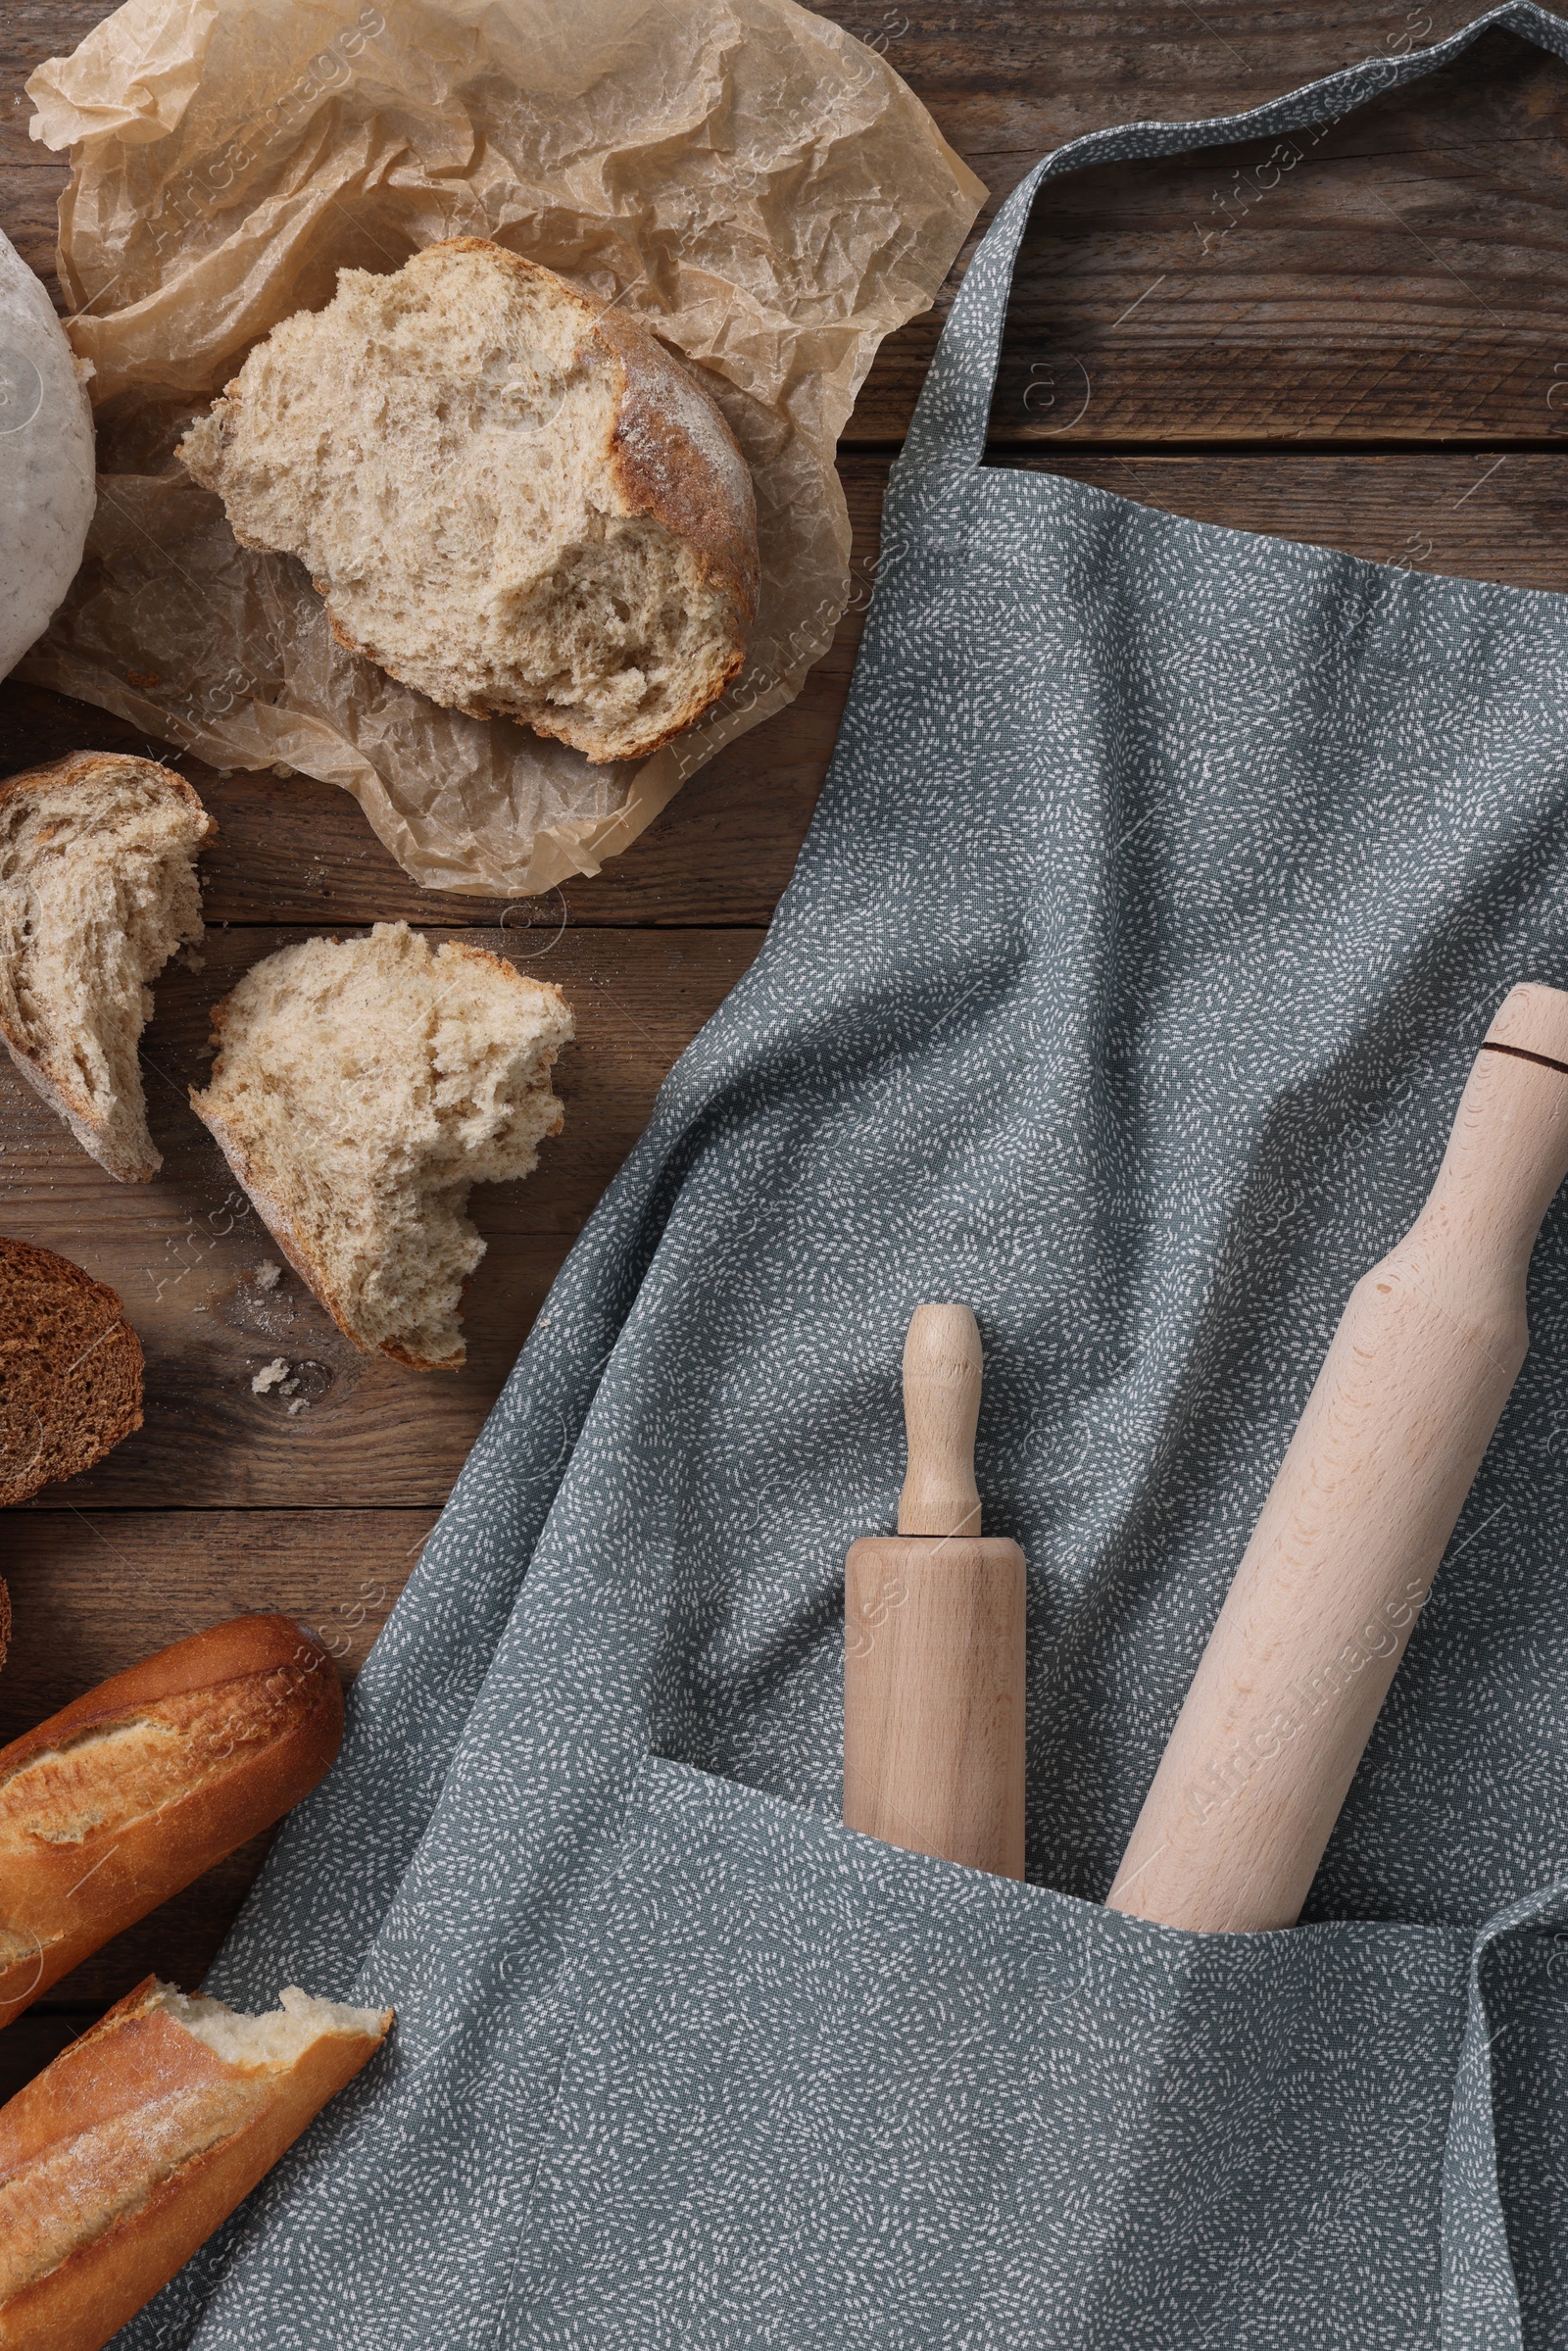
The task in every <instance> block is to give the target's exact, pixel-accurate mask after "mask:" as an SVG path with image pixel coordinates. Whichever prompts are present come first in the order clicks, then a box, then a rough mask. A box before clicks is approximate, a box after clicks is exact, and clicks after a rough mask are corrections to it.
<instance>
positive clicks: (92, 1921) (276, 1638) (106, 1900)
mask: <svg viewBox="0 0 1568 2351" xmlns="http://www.w3.org/2000/svg"><path fill="white" fill-rule="evenodd" d="M342 1736H343V1693H342V1691H341V1690H339V1688H338V1681H337V1675H336V1674H335V1672H334V1671H333V1668H332V1661H331V1659H330V1657H329V1656H328V1655H327V1652H326V1650H325V1649H324V1648H323V1647H322V1645H321V1643H320V1641H318V1639H317V1637H316V1635H315V1634H314V1633H312V1632H311V1631H310V1629H309V1627H308V1626H305V1625H297V1624H295V1623H294V1621H293V1620H292V1618H290V1617H286V1616H242V1617H238V1618H236V1619H235V1620H234V1622H233V1623H231V1624H226V1625H219V1626H217V1627H216V1628H215V1629H214V1630H213V1631H212V1632H210V1633H199V1634H197V1635H196V1636H195V1638H194V1639H193V1640H190V1641H177V1642H176V1643H175V1644H174V1646H173V1647H172V1648H169V1649H163V1650H160V1652H159V1653H158V1655H157V1656H155V1657H149V1658H148V1659H147V1660H146V1662H145V1663H144V1664H142V1665H136V1666H132V1667H131V1668H130V1670H129V1672H128V1673H123V1674H116V1675H115V1676H114V1678H113V1680H112V1681H108V1682H105V1683H103V1684H102V1685H101V1686H100V1687H99V1688H98V1689H97V1690H91V1691H89V1692H88V1694H87V1695H86V1696H85V1697H82V1698H78V1699H77V1700H76V1701H75V1703H74V1704H73V1705H71V1706H67V1707H66V1708H65V1709H64V1710H63V1711H62V1712H61V1713H59V1714H55V1715H51V1716H50V1718H49V1720H48V1721H47V1722H46V1723H40V1724H39V1726H38V1728H37V1729H36V1730H35V1731H30V1732H29V1733H28V1734H27V1735H26V1737H25V1739H15V1740H13V1742H12V1744H11V1745H10V1746H8V1747H4V1748H0V2026H4V2025H9V2024H11V2023H12V2022H14V2020H15V2019H16V2018H17V2017H19V2016H21V2014H22V2012H23V2010H24V2009H25V2008H26V2007H27V2006H28V2005H29V2003H30V2002H32V2001H33V2000H36V1999H37V1998H39V1997H40V1995H41V1994H42V1993H44V1992H46V1991H47V1990H48V1989H49V1987H50V1985H51V1984H58V1983H59V1981H60V1979H61V1977H62V1976H65V1975H68V1974H69V1973H70V1971H71V1970H72V1969H73V1967H75V1966H76V1965H77V1964H78V1962H79V1961H81V1960H83V1959H86V1958H87V1957H89V1956H90V1954H91V1953H92V1952H94V1951H96V1950H98V1949H100V1948H101V1946H102V1945H103V1944H104V1943H106V1942H108V1940H109V1939H110V1937H111V1935H118V1934H119V1933H120V1932H121V1930H122V1929H123V1928H124V1927H129V1926H132V1925H133V1924H134V1923H135V1921H136V1920H137V1919H140V1918H145V1917H146V1915H147V1913H148V1912H149V1911H150V1910H156V1909H157V1907H158V1905H159V1903H160V1902H166V1901H167V1900H168V1899H169V1897H170V1895H171V1894H175V1893H178V1892H179V1890H180V1888H181V1887H182V1886H189V1885H190V1884H191V1882H192V1880H193V1879H196V1878H199V1877H200V1876H201V1875H202V1872H203V1871H204V1870H209V1869H211V1868H212V1867H213V1865H214V1863H215V1862H219V1861H221V1860H222V1858H223V1856H224V1855H225V1854H226V1853H231V1852H233V1850H234V1848H235V1847H236V1846H237V1845H242V1844H243V1843H244V1842H245V1841H246V1839H247V1838H248V1837H255V1836H256V1835H257V1834H258V1832H259V1831H261V1830H263V1829H267V1828H270V1826H271V1824H272V1823H273V1822H274V1821H275V1820H278V1819H280V1818H281V1816H282V1815H283V1814H284V1813H285V1812H287V1811H288V1809H289V1807H290V1806H291V1805H293V1804H297V1803H298V1802H299V1800H300V1798H301V1796H303V1795H305V1794H306V1793H307V1792H308V1791H309V1789H311V1788H314V1787H315V1786H316V1783H317V1781H318V1780H319V1779H320V1777H321V1775H322V1773H323V1772H324V1771H325V1770H326V1768H327V1766H328V1764H329V1763H330V1762H331V1761H332V1758H333V1756H334V1755H335V1754H336V1753H337V1750H338V1744H339V1742H340V1740H341V1739H342Z"/></svg>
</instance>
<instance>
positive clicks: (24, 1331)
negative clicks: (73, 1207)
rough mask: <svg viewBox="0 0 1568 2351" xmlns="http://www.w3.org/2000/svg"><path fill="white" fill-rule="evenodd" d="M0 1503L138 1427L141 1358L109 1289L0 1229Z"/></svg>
mask: <svg viewBox="0 0 1568 2351" xmlns="http://www.w3.org/2000/svg"><path fill="white" fill-rule="evenodd" d="M0 1305H3V1306H4V1310H5V1312H4V1328H3V1330H0V1431H3V1433H4V1434H3V1442H4V1444H5V1445H6V1448H7V1456H8V1457H5V1458H0V1506H9V1505H11V1504H13V1503H16V1502H24V1501H25V1500H26V1499H27V1498H28V1496H29V1495H31V1494H36V1493H37V1492H38V1490H39V1488H40V1487H41V1486H47V1485H49V1484H50V1483H51V1481H52V1480H54V1479H56V1478H72V1477H75V1476H76V1475H77V1474H78V1473H79V1472H80V1471H82V1470H84V1469H90V1468H91V1467H92V1465H93V1463H94V1462H95V1461H101V1460H102V1459H103V1457H104V1455H105V1454H106V1453H108V1452H110V1451H112V1449H113V1448H114V1446H116V1445H119V1443H120V1442H121V1440H122V1438H123V1437H128V1436H129V1435H130V1433H131V1431H132V1430H133V1429H139V1428H140V1427H141V1397H142V1368H143V1366H142V1352H141V1341H140V1340H139V1339H138V1338H137V1336H136V1334H135V1332H134V1331H133V1330H132V1328H131V1326H130V1324H129V1323H128V1322H127V1321H126V1320H125V1316H124V1310H123V1307H122V1305H121V1301H120V1297H119V1294H118V1293H117V1292H116V1291H113V1290H111V1289H110V1287H109V1285H108V1283H107V1282H95V1281H94V1280H93V1277H92V1275H91V1274H90V1273H87V1272H86V1271H85V1270H84V1269H83V1268H82V1267H81V1266H79V1265H76V1264H73V1261H72V1259H71V1258H70V1257H62V1256H60V1255H58V1254H57V1253H56V1251H55V1250H54V1249H40V1248H38V1247H37V1246H36V1245H35V1244H34V1243H32V1242H30V1241H13V1240H10V1239H8V1238H7V1237H5V1236H4V1235H0ZM24 1413H25V1414H26V1415H29V1416H30V1418H31V1420H32V1422H34V1423H35V1424H36V1445H35V1447H34V1449H33V1450H32V1451H31V1452H30V1453H24V1452H21V1451H20V1450H17V1451H13V1450H12V1448H14V1447H15V1446H16V1445H17V1443H18V1438H19V1434H20V1428H21V1422H22V1418H23V1415H24ZM46 1415H47V1417H46ZM3 1655H4V1648H3V1645H0V1657H3Z"/></svg>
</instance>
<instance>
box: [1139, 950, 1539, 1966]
mask: <svg viewBox="0 0 1568 2351" xmlns="http://www.w3.org/2000/svg"><path fill="white" fill-rule="evenodd" d="M1565 1174H1568V995H1564V994H1562V993H1561V992H1560V991H1559V990H1557V989H1555V988H1542V987H1535V986H1528V987H1520V988H1515V989H1514V991H1513V992H1512V994H1511V995H1510V996H1509V997H1508V999H1507V1001H1506V1002H1505V1003H1504V1004H1503V1006H1502V1009H1501V1010H1500V1012H1499V1013H1498V1014H1497V1017H1496V1019H1495V1021H1494V1022H1493V1024H1492V1027H1491V1029H1490V1030H1489V1031H1488V1033H1487V1039H1486V1043H1485V1044H1484V1045H1483V1047H1482V1049H1481V1052H1480V1053H1479V1054H1478V1056H1477V1059H1476V1063H1475V1067H1474V1068H1473V1069H1472V1070H1471V1073H1470V1078H1469V1082H1468V1083H1467V1085H1466V1087H1465V1090H1464V1095H1463V1098H1462V1100H1461V1102H1460V1103H1459V1110H1458V1115H1457V1117H1456V1118H1455V1119H1454V1123H1453V1132H1452V1135H1451V1136H1450V1138H1449V1141H1448V1148H1447V1151H1446V1155H1445V1157H1444V1161H1443V1166H1442V1169H1441V1171H1440V1173H1439V1176H1438V1180H1437V1183H1436V1184H1435V1185H1434V1187H1433V1191H1432V1196H1431V1198H1430V1199H1429V1200H1428V1201H1427V1203H1426V1206H1425V1207H1424V1208H1423V1209H1422V1211H1421V1214H1420V1215H1419V1216H1418V1217H1417V1219H1416V1221H1415V1224H1414V1226H1413V1227H1412V1228H1411V1230H1410V1232H1409V1233H1408V1234H1407V1235H1406V1236H1405V1238H1404V1240H1403V1241H1401V1242H1400V1243H1399V1245H1398V1247H1397V1249H1394V1250H1393V1251H1392V1252H1391V1253H1390V1254H1389V1255H1388V1256H1387V1257H1385V1258H1384V1259H1383V1261H1382V1263H1381V1264H1380V1265H1375V1266H1374V1267H1373V1269H1372V1271H1371V1272H1370V1273H1369V1274H1367V1275H1365V1276H1364V1277H1363V1279H1362V1280H1361V1281H1359V1282H1358V1283H1357V1284H1356V1286H1355V1289H1354V1290H1353V1291H1352V1292H1351V1294H1350V1301H1349V1304H1348V1306H1347V1308H1346V1310H1345V1314H1344V1316H1343V1318H1342V1320H1341V1322H1340V1327H1339V1329H1338V1330H1337V1331H1336V1333H1335V1335H1334V1340H1333V1344H1332V1345H1331V1347H1330V1348H1329V1352H1328V1356H1327V1359H1326V1361H1325V1362H1324V1365H1323V1369H1322V1371H1321V1372H1320V1373H1319V1375H1318V1380H1317V1385H1316V1386H1315V1388H1314V1389H1313V1391H1312V1394H1311V1396H1309V1398H1308V1399H1307V1405H1306V1410H1305V1411H1304V1412H1303V1414H1302V1416H1301V1422H1300V1426H1299V1428H1298V1430H1297V1432H1296V1435H1295V1437H1294V1439H1293V1440H1292V1442H1291V1446H1290V1450H1289V1451H1288V1452H1287V1454H1286V1456H1285V1460H1284V1463H1283V1465H1282V1466H1281V1469H1280V1473H1279V1476H1278V1477H1277V1478H1276V1479H1275V1481H1274V1487H1273V1491H1272V1493H1271V1494H1269V1497H1268V1500H1267V1501H1266V1502H1265V1503H1264V1505H1263V1512H1262V1516H1261V1517H1260V1518H1259V1520H1258V1522H1257V1527H1256V1530H1255V1532H1254V1533H1253V1536H1252V1540H1251V1542H1250V1543H1249V1545H1248V1547H1247V1551H1246V1554H1245V1556H1244V1557H1243V1560H1242V1563H1241V1566H1240V1567H1239V1568H1238V1570H1237V1572H1236V1580H1235V1582H1234V1583H1233V1584H1232V1586H1231V1589H1230V1592H1229V1594H1228V1595H1227V1597H1226V1600H1225V1604H1224V1606H1223V1607H1222V1609H1221V1610H1220V1614H1219V1619H1218V1622H1217V1623H1216V1625H1215V1627H1214V1631H1213V1634H1212V1636H1211V1638H1210V1640H1209V1643H1208V1646H1207V1648H1206V1649H1205V1650H1204V1652H1203V1655H1202V1658H1201V1662H1200V1664H1199V1668H1198V1672H1197V1675H1196V1677H1195V1679H1194V1681H1193V1686H1192V1688H1191V1690H1189V1691H1188V1693H1187V1699H1186V1702H1185V1704H1184V1705H1183V1707H1182V1711H1181V1714H1180V1716H1179V1717H1178V1718H1177V1723H1176V1728H1175V1730H1174V1731H1173V1732H1172V1733H1171V1737H1170V1743H1169V1745H1168V1746H1167V1747H1166V1749H1165V1753H1164V1756H1163V1758H1162V1760H1161V1762H1160V1766H1159V1770H1158V1771H1157V1773H1156V1774H1155V1776H1154V1784H1153V1786H1152V1788H1151V1789H1150V1791H1149V1796H1148V1799H1147V1801H1146V1802H1145V1805H1144V1809H1143V1811H1142V1813H1141V1814H1140V1815H1139V1819H1138V1825H1137V1827H1136V1828H1135V1829H1134V1831H1133V1836H1132V1841H1131V1843H1130V1844H1129V1845H1128V1847H1127V1851H1126V1855H1125V1857H1124V1858H1123V1861H1122V1865H1121V1868H1120V1870H1119V1871H1118V1872H1117V1875H1116V1882H1115V1885H1114V1886H1112V1888H1111V1891H1110V1896H1109V1900H1110V1906H1111V1908H1112V1909H1114V1910H1124V1911H1131V1912H1134V1913H1136V1914H1137V1915H1138V1916H1140V1917H1142V1918H1149V1919H1159V1920H1162V1921H1163V1922H1164V1923H1165V1924H1166V1925H1167V1926H1172V1927H1193V1928H1200V1929H1207V1930H1230V1931H1233V1932H1241V1931H1245V1930H1248V1929H1253V1928H1263V1927H1289V1926H1291V1925H1293V1924H1294V1922H1295V1921H1296V1919H1297V1917H1298V1916H1299V1912H1300V1908H1301V1904H1302V1902H1303V1901H1304V1900H1305V1899H1306V1893H1307V1888H1308V1887H1309V1886H1310V1885H1311V1883H1312V1880H1313V1877H1314V1876H1315V1875H1316V1872H1317V1866H1318V1863H1319V1861H1320V1860H1321V1859H1322V1855H1323V1848H1324V1846H1325V1845H1326V1844H1327V1842H1328V1839H1329V1833H1330V1831H1331V1830H1332V1829H1333V1827H1334V1823H1335V1820H1336V1819H1337V1817H1338V1815H1339V1811H1340V1807H1341V1805H1342V1804H1343V1803H1344V1801H1345V1797H1346V1793H1347V1791H1348V1788H1349V1785H1350V1781H1351V1778H1352V1776H1353V1775H1354V1772H1355V1767H1356V1765H1357V1763H1358V1762H1359V1761H1360V1757H1361V1751H1362V1749H1363V1747H1364V1746H1365V1745H1366V1742H1367V1739H1368V1737H1369V1736H1370V1734H1371V1730H1372V1725H1373V1723H1374V1722H1375V1721H1376V1719H1377V1713H1378V1708H1379V1707H1380V1706H1381V1705H1382V1703H1383V1700H1384V1697H1385V1695H1386V1693H1387V1691H1388V1688H1389V1685H1390V1683H1391V1682H1392V1681H1393V1679H1394V1672H1395V1668H1396V1667H1397V1664H1398V1662H1399V1659H1400V1657H1401V1655H1402V1654H1403V1652H1404V1645H1405V1641H1406V1640H1407V1638H1408V1635H1409V1630H1410V1627H1411V1625H1412V1624H1413V1623H1414V1621H1415V1618H1416V1615H1417V1612H1418V1611H1419V1609H1420V1607H1421V1603H1422V1601H1423V1600H1424V1599H1425V1598H1426V1595H1427V1592H1428V1589H1429V1587H1430V1585H1431V1583H1432V1579H1433V1577H1434V1575H1435V1574H1436V1573H1437V1569H1438V1565H1439V1562H1440V1561H1441V1560H1442V1557H1443V1554H1444V1551H1445V1550H1446V1547H1447V1543H1448V1538H1449V1536H1450V1535H1451V1534H1452V1532H1453V1528H1454V1523H1455V1521H1456V1520H1457V1518H1458V1516H1459V1512H1460V1510H1461V1508H1462V1507H1463V1504H1464V1498H1465V1495H1466V1494H1468V1492H1469V1490H1470V1485H1471V1482H1472V1480H1473V1479H1474V1477H1475V1474H1476V1471H1477V1469H1478V1468H1479V1467H1480V1465H1481V1457H1482V1455H1483V1453H1484V1452H1485V1451H1486V1449H1487V1445H1488V1444H1489V1442H1490V1441H1491V1438H1492V1433H1493V1431H1494V1430H1495V1427H1496V1425H1497V1420H1498V1417H1499V1415H1500V1414H1501V1411H1502V1407H1503V1405H1504V1404H1505V1402H1506V1401H1507V1398H1508V1393H1509V1390H1510V1389H1511V1388H1512V1387H1513V1384H1514V1381H1515V1379H1516V1378H1517V1376H1518V1373H1519V1367H1520V1365H1521V1364H1522V1363H1523V1361H1524V1358H1525V1349H1526V1347H1527V1345H1528V1339H1529V1334H1528V1331H1527V1328H1526V1322H1525V1274H1526V1270H1527V1268H1528V1266H1529V1263H1530V1252H1531V1249H1532V1247H1533V1246H1534V1243H1535V1238H1536V1234H1537V1232H1538V1231H1539V1229H1540V1225H1541V1220H1542V1218H1543V1217H1544V1214H1545V1212H1546V1207H1547V1204H1548V1203H1549V1201H1550V1200H1551V1197H1552V1195H1553V1193H1555V1191H1556V1190H1557V1187H1558V1185H1559V1184H1560V1183H1561V1182H1562V1180H1563V1177H1564V1175H1565Z"/></svg>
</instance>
